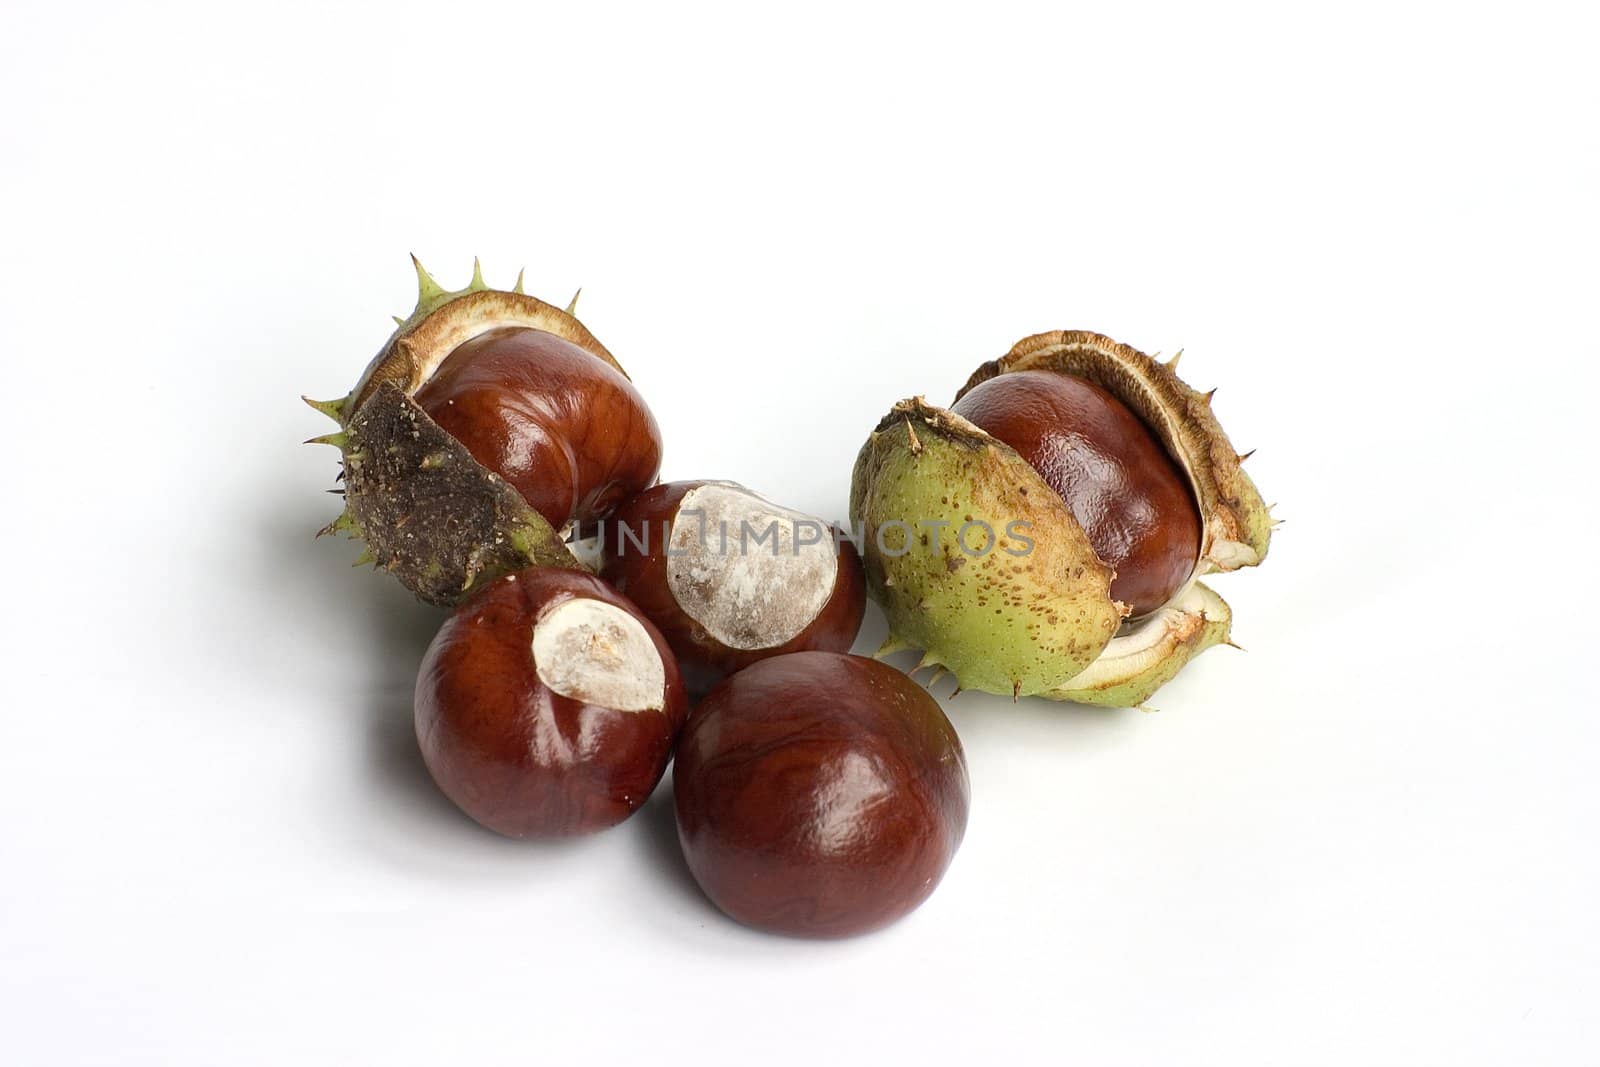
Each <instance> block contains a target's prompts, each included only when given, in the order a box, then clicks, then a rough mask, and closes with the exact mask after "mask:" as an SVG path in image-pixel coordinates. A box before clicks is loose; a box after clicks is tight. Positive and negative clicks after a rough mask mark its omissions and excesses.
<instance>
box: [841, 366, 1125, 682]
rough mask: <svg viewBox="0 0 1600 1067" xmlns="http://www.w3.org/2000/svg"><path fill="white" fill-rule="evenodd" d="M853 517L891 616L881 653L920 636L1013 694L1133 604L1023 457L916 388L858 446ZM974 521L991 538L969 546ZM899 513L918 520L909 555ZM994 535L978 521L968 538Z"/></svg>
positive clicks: (940, 658)
mask: <svg viewBox="0 0 1600 1067" xmlns="http://www.w3.org/2000/svg"><path fill="white" fill-rule="evenodd" d="M850 519H851V522H852V523H853V524H854V525H855V526H856V528H857V529H859V530H861V531H862V532H863V537H862V545H861V549H862V559H863V562H864V563H865V567H866V574H867V582H868V587H869V589H870V590H871V592H872V595H873V598H874V599H876V600H877V601H878V603H879V604H880V605H882V606H883V609H884V613H885V614H886V615H887V616H888V619H889V625H890V629H891V635H892V636H891V638H890V641H889V642H888V643H887V644H886V645H885V647H884V648H883V649H881V650H880V652H882V653H887V652H891V651H894V650H895V649H896V648H919V649H923V650H924V651H925V655H924V657H923V665H924V666H930V665H932V666H942V667H944V668H945V669H947V670H949V671H950V672H952V673H953V674H955V676H956V678H957V679H958V681H959V683H960V685H961V687H962V688H963V689H981V690H983V691H985V692H990V693H1001V694H1005V695H1007V696H1012V697H1016V696H1028V695H1032V694H1035V693H1042V692H1045V691H1047V690H1050V689H1053V688H1055V687H1056V686H1059V685H1062V684H1063V683H1065V682H1066V681H1067V680H1069V679H1070V678H1072V677H1073V676H1074V675H1076V674H1078V673H1079V672H1081V671H1082V670H1084V668H1086V667H1087V666H1088V665H1089V664H1090V663H1091V662H1092V661H1093V660H1094V658H1095V657H1096V656H1097V655H1098V654H1099V653H1100V650H1101V649H1103V648H1104V647H1105V646H1106V643H1107V642H1109V641H1110V640H1111V637H1112V635H1113V634H1115V633H1116V630H1117V625H1118V622H1119V621H1120V619H1121V618H1122V615H1123V613H1124V608H1123V606H1122V605H1120V604H1117V603H1115V602H1113V601H1112V599H1111V596H1110V592H1109V589H1110V582H1111V571H1110V569H1109V568H1108V567H1106V566H1105V565H1104V564H1103V563H1101V562H1100V560H1099V559H1098V558H1096V556H1095V554H1094V550H1093V549H1092V548H1091V547H1090V545H1089V539H1088V537H1087V536H1086V535H1085V534H1084V532H1083V530H1082V528H1081V527H1079V525H1078V524H1077V522H1076V521H1075V520H1074V519H1073V517H1072V514H1071V512H1069V511H1068V510H1067V507H1066V505H1065V504H1064V503H1063V502H1062V500H1061V498H1060V497H1059V496H1057V495H1056V494H1055V493H1054V492H1053V491H1052V490H1051V489H1050V487H1049V486H1048V485H1046V484H1045V482H1044V479H1043V478H1041V477H1040V476H1039V474H1038V473H1037V472H1036V471H1035V470H1034V469H1033V468H1032V467H1030V466H1029V465H1028V463H1027V461H1025V460H1024V459H1023V458H1022V457H1021V456H1019V455H1017V453H1016V452H1014V451H1013V450H1012V449H1010V448H1009V447H1007V446H1006V445H1004V444H1002V443H1001V442H999V441H996V440H995V439H994V438H992V437H990V436H989V435H988V434H986V433H984V432H983V431H982V430H979V429H978V428H977V427H976V426H973V425H972V424H971V423H969V422H967V420H965V419H963V418H961V417H960V416H959V415H955V414H952V413H951V412H948V411H944V410H941V409H939V408H936V407H933V406H932V405H929V404H927V403H925V402H924V401H922V400H921V399H920V398H917V399H911V400H904V401H901V402H900V403H899V404H896V405H895V406H894V408H893V409H892V410H891V411H890V412H889V414H888V415H887V416H885V417H884V419H883V421H882V422H880V423H879V424H878V427H877V429H876V430H874V431H873V433H872V436H871V437H870V438H868V440H867V443H866V444H865V445H864V446H863V447H862V449H861V452H860V455H859V456H858V457H857V459H856V467H855V475H854V478H853V479H852V484H851V491H850ZM941 522H942V523H944V524H945V525H944V526H943V527H942V528H940V527H938V526H937V525H936V524H937V523H941ZM968 522H983V523H987V524H988V526H989V528H990V529H992V530H993V531H994V533H995V536H996V543H995V544H993V546H992V548H991V549H990V551H988V552H986V553H984V554H983V555H981V556H978V555H974V554H969V553H968V552H964V551H962V546H961V543H960V541H959V540H958V532H959V531H960V529H961V527H962V526H963V525H964V524H966V523H968ZM1014 522H1017V523H1024V524H1026V526H1024V527H1020V528H1019V527H1012V528H1013V529H1015V530H1017V532H1018V533H1021V534H1022V535H1023V536H1024V537H1025V538H1026V539H1028V540H1031V541H1032V542H1033V547H1032V549H1031V550H1027V551H1024V550H1025V549H1027V545H1026V543H1025V542H1024V540H1023V539H1021V538H1017V537H1013V536H1009V535H1008V533H1007V529H1008V527H1010V526H1011V524H1012V523H1014ZM894 523H904V524H906V525H907V526H908V527H909V528H910V534H909V535H910V537H911V541H910V542H909V543H907V544H905V545H904V547H906V548H907V551H905V552H904V553H903V554H902V553H899V550H900V548H901V547H902V541H903V538H904V537H905V531H904V530H903V529H902V528H901V527H896V526H892V525H890V524H894ZM935 531H940V532H939V533H938V535H937V536H936V535H935ZM986 543H987V535H986V534H984V532H983V531H982V529H981V528H974V529H973V531H972V536H971V537H969V540H968V547H969V548H970V549H972V550H973V551H974V552H975V551H976V550H978V549H980V548H981V547H983V546H984V545H985V544H986ZM1014 553H1015V554H1014Z"/></svg>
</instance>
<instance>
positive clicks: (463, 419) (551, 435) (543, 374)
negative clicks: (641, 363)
mask: <svg viewBox="0 0 1600 1067" xmlns="http://www.w3.org/2000/svg"><path fill="white" fill-rule="evenodd" d="M416 402H417V404H418V405H419V406H420V407H421V408H422V410H423V411H425V412H427V413H428V415H430V416H431V417H432V418H433V420H434V421H435V422H437V423H438V424H439V425H440V426H441V427H442V428H443V429H444V430H445V432H447V433H449V434H450V435H451V436H452V437H454V438H455V439H456V440H458V441H460V442H461V443H462V444H464V445H465V446H466V447H467V450H468V451H469V452H471V453H472V456H473V458H474V459H476V460H477V461H478V462H479V463H481V464H482V465H483V466H485V467H487V468H488V469H489V470H491V471H493V472H494V473H496V474H498V475H500V476H501V477H502V478H504V479H506V481H508V482H510V483H511V484H512V485H513V486H514V487H515V488H516V489H517V491H518V492H520V493H521V494H522V496H523V497H524V498H525V499H526V500H527V501H528V503H529V504H530V505H532V506H533V509H534V510H535V511H537V512H539V514H541V515H543V516H544V517H545V519H546V520H547V521H548V522H549V523H550V525H551V526H553V527H555V528H556V529H558V530H559V529H561V528H562V527H564V526H566V525H567V524H568V523H572V522H576V523H580V524H581V523H587V522H590V521H592V520H595V519H598V518H601V517H603V516H604V515H606V514H607V513H609V512H610V511H611V509H612V508H614V507H616V506H617V504H619V503H621V502H622V501H623V500H625V499H626V498H628V497H630V496H632V495H633V494H635V493H637V492H639V491H640V490H641V489H643V488H645V487H646V486H648V485H650V484H651V483H652V482H654V481H655V479H656V474H657V472H658V471H659V470H660V469H661V431H660V429H659V428H658V427H657V425H656V420H655V417H654V416H653V415H652V414H651V413H650V409H649V408H648V407H646V406H645V402H644V398H643V397H641V396H640V395H639V391H638V390H637V389H635V388H634V386H633V383H632V382H630V381H629V380H628V379H627V378H626V377H625V376H624V375H623V374H622V373H621V372H620V371H619V370H617V369H616V368H615V367H613V366H612V365H611V364H609V363H607V362H605V361H604V360H601V359H596V358H595V357H594V355H593V354H591V353H590V352H587V351H585V350H584V349H583V348H580V347H579V346H578V345H576V344H574V343H572V342H571V341H569V340H566V339H565V338H562V337H558V336H556V335H555V334H553V333H547V332H546V331H544V330H537V329H532V328H530V327H524V326H506V327H500V328H498V329H492V330H487V331H485V332H484V333H481V334H478V335H477V336H475V337H473V338H471V339H470V340H468V341H466V342H464V343H462V344H461V345H459V346H457V347H456V348H455V349H454V350H452V351H451V352H450V354H449V355H448V356H446V357H445V358H444V361H443V362H442V363H440V364H439V367H438V369H437V370H436V371H435V372H434V373H433V375H432V377H430V378H429V379H428V380H427V381H426V382H425V383H424V384H423V385H422V387H421V388H420V389H418V390H417V393H416Z"/></svg>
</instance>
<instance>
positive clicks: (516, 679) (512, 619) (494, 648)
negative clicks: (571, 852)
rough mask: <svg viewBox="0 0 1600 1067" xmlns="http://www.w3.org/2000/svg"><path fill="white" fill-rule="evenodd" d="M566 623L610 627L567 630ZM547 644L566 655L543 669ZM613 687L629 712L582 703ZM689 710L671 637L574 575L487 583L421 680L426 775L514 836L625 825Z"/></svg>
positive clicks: (552, 573)
mask: <svg viewBox="0 0 1600 1067" xmlns="http://www.w3.org/2000/svg"><path fill="white" fill-rule="evenodd" d="M558 613H559V614H558ZM568 616H575V617H577V618H578V619H579V621H580V622H585V621H593V620H595V619H598V620H599V621H600V623H602V624H603V625H600V626H596V627H584V626H581V625H580V626H567V625H565V624H564V620H565V619H566V618H567V617H568ZM624 616H625V617H626V618H623V617H624ZM630 619H631V620H632V621H631V622H628V621H626V620H630ZM556 623H560V624H562V629H561V630H560V631H559V632H555V631H554V629H553V625H554V624H556ZM542 625H543V626H546V627H547V628H546V629H544V630H543V631H541V632H540V635H539V636H538V637H536V627H538V626H542ZM635 626H637V627H639V629H635V628H634V627H635ZM557 638H559V640H557ZM541 645H544V646H546V647H547V648H548V647H553V648H555V650H556V652H557V653H558V654H557V655H552V656H551V659H552V660H553V662H549V663H541V662H536V659H537V657H536V651H537V650H538V649H539V648H540V647H541ZM585 672H587V673H588V676H587V677H586V674H585ZM657 686H659V692H658V691H657V688H656V687H657ZM608 688H609V690H610V692H611V694H612V696H613V699H614V700H615V698H617V697H621V698H624V700H623V701H622V702H626V703H630V704H632V705H633V707H632V709H631V710H630V709H627V708H618V707H613V706H607V704H606V703H605V702H596V701H597V700H599V699H600V698H599V696H594V697H592V698H591V699H584V698H583V696H582V692H583V691H584V690H591V691H596V690H598V691H600V692H602V693H603V692H604V691H605V690H606V689H608ZM562 690H565V694H564V693H563V691H562ZM574 693H578V694H579V695H578V696H574V695H572V694H574ZM641 697H642V698H643V699H641ZM641 705H659V706H658V707H649V706H641ZM687 712H688V697H687V695H686V694H685V692H684V688H683V682H682V680H681V679H680V678H679V676H678V672H677V668H676V666H675V665H674V664H673V661H672V654H671V650H670V649H668V647H667V644H666V642H665V641H664V640H663V639H662V637H661V635H660V633H659V632H657V631H656V629H655V628H654V627H653V626H652V625H651V624H650V622H649V620H647V619H645V618H644V617H643V616H642V615H640V614H639V613H638V611H637V609H635V608H634V607H633V605H632V604H630V603H629V602H628V600H627V599H626V598H625V597H622V596H621V595H619V594H618V593H616V592H615V591H614V590H612V589H610V588H609V587H607V586H606V585H605V583H603V582H601V581H600V580H599V579H598V578H595V577H593V576H592V575H588V574H582V573H579V572H576V571H566V570H553V569H539V570H530V571H523V572H520V573H518V574H513V575H509V576H507V577H505V578H502V579H500V580H499V581H497V582H495V583H493V584H492V585H490V586H488V587H487V588H486V589H485V590H484V591H483V592H482V593H480V594H479V595H478V596H476V597H474V598H473V599H471V600H469V601H468V602H467V603H465V604H463V605H462V606H461V607H460V608H458V609H457V610H456V612H455V614H453V615H452V616H451V617H450V618H449V620H448V621H446V622H445V624H444V627H443V628H442V629H441V630H440V631H439V633H438V635H437V636H436V637H435V638H434V640H433V643H432V645H430V646H429V648H428V652H427V655H426V656H425V657H424V659H423V663H422V669H421V671H420V672H419V674H418V676H417V689H416V726H417V740H418V742H419V743H420V744H421V746H422V755H423V759H424V761H425V762H426V763H427V765H428V771H429V772H430V773H431V774H432V775H433V779H434V781H435V782H437V783H438V784H439V788H440V789H442V790H443V791H444V792H445V794H446V795H447V796H449V798H450V799H451V800H453V801H454V802H455V803H456V805H457V806H458V807H460V808H461V810H463V811H464V812H466V813H467V814H468V815H470V816H471V817H472V818H473V819H475V820H477V821H478V822H479V823H481V824H483V825H484V826H486V827H488V828H489V829H491V830H495V831H497V832H499V833H502V834H505V835H507V836H510V837H561V836H566V835H571V834H580V833H587V832H590V831H594V830H601V829H604V828H605V827H608V826H611V825H614V824H616V823H618V822H621V821H622V820H623V819H625V818H627V817H628V816H629V815H630V814H632V813H633V812H634V811H636V810H637V809H638V808H639V806H640V805H641V804H643V803H644V801H645V798H647V797H648V796H649V795H650V793H651V791H652V790H653V789H654V788H655V786H656V783H657V782H659V781H660V779H661V775H662V772H663V771H664V770H665V769H666V765H667V761H668V760H669V759H670V758H671V754H672V745H673V742H674V740H675V739H676V737H677V734H678V732H679V730H680V729H681V728H682V726H683V722H684V719H685V717H686V715H687Z"/></svg>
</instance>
